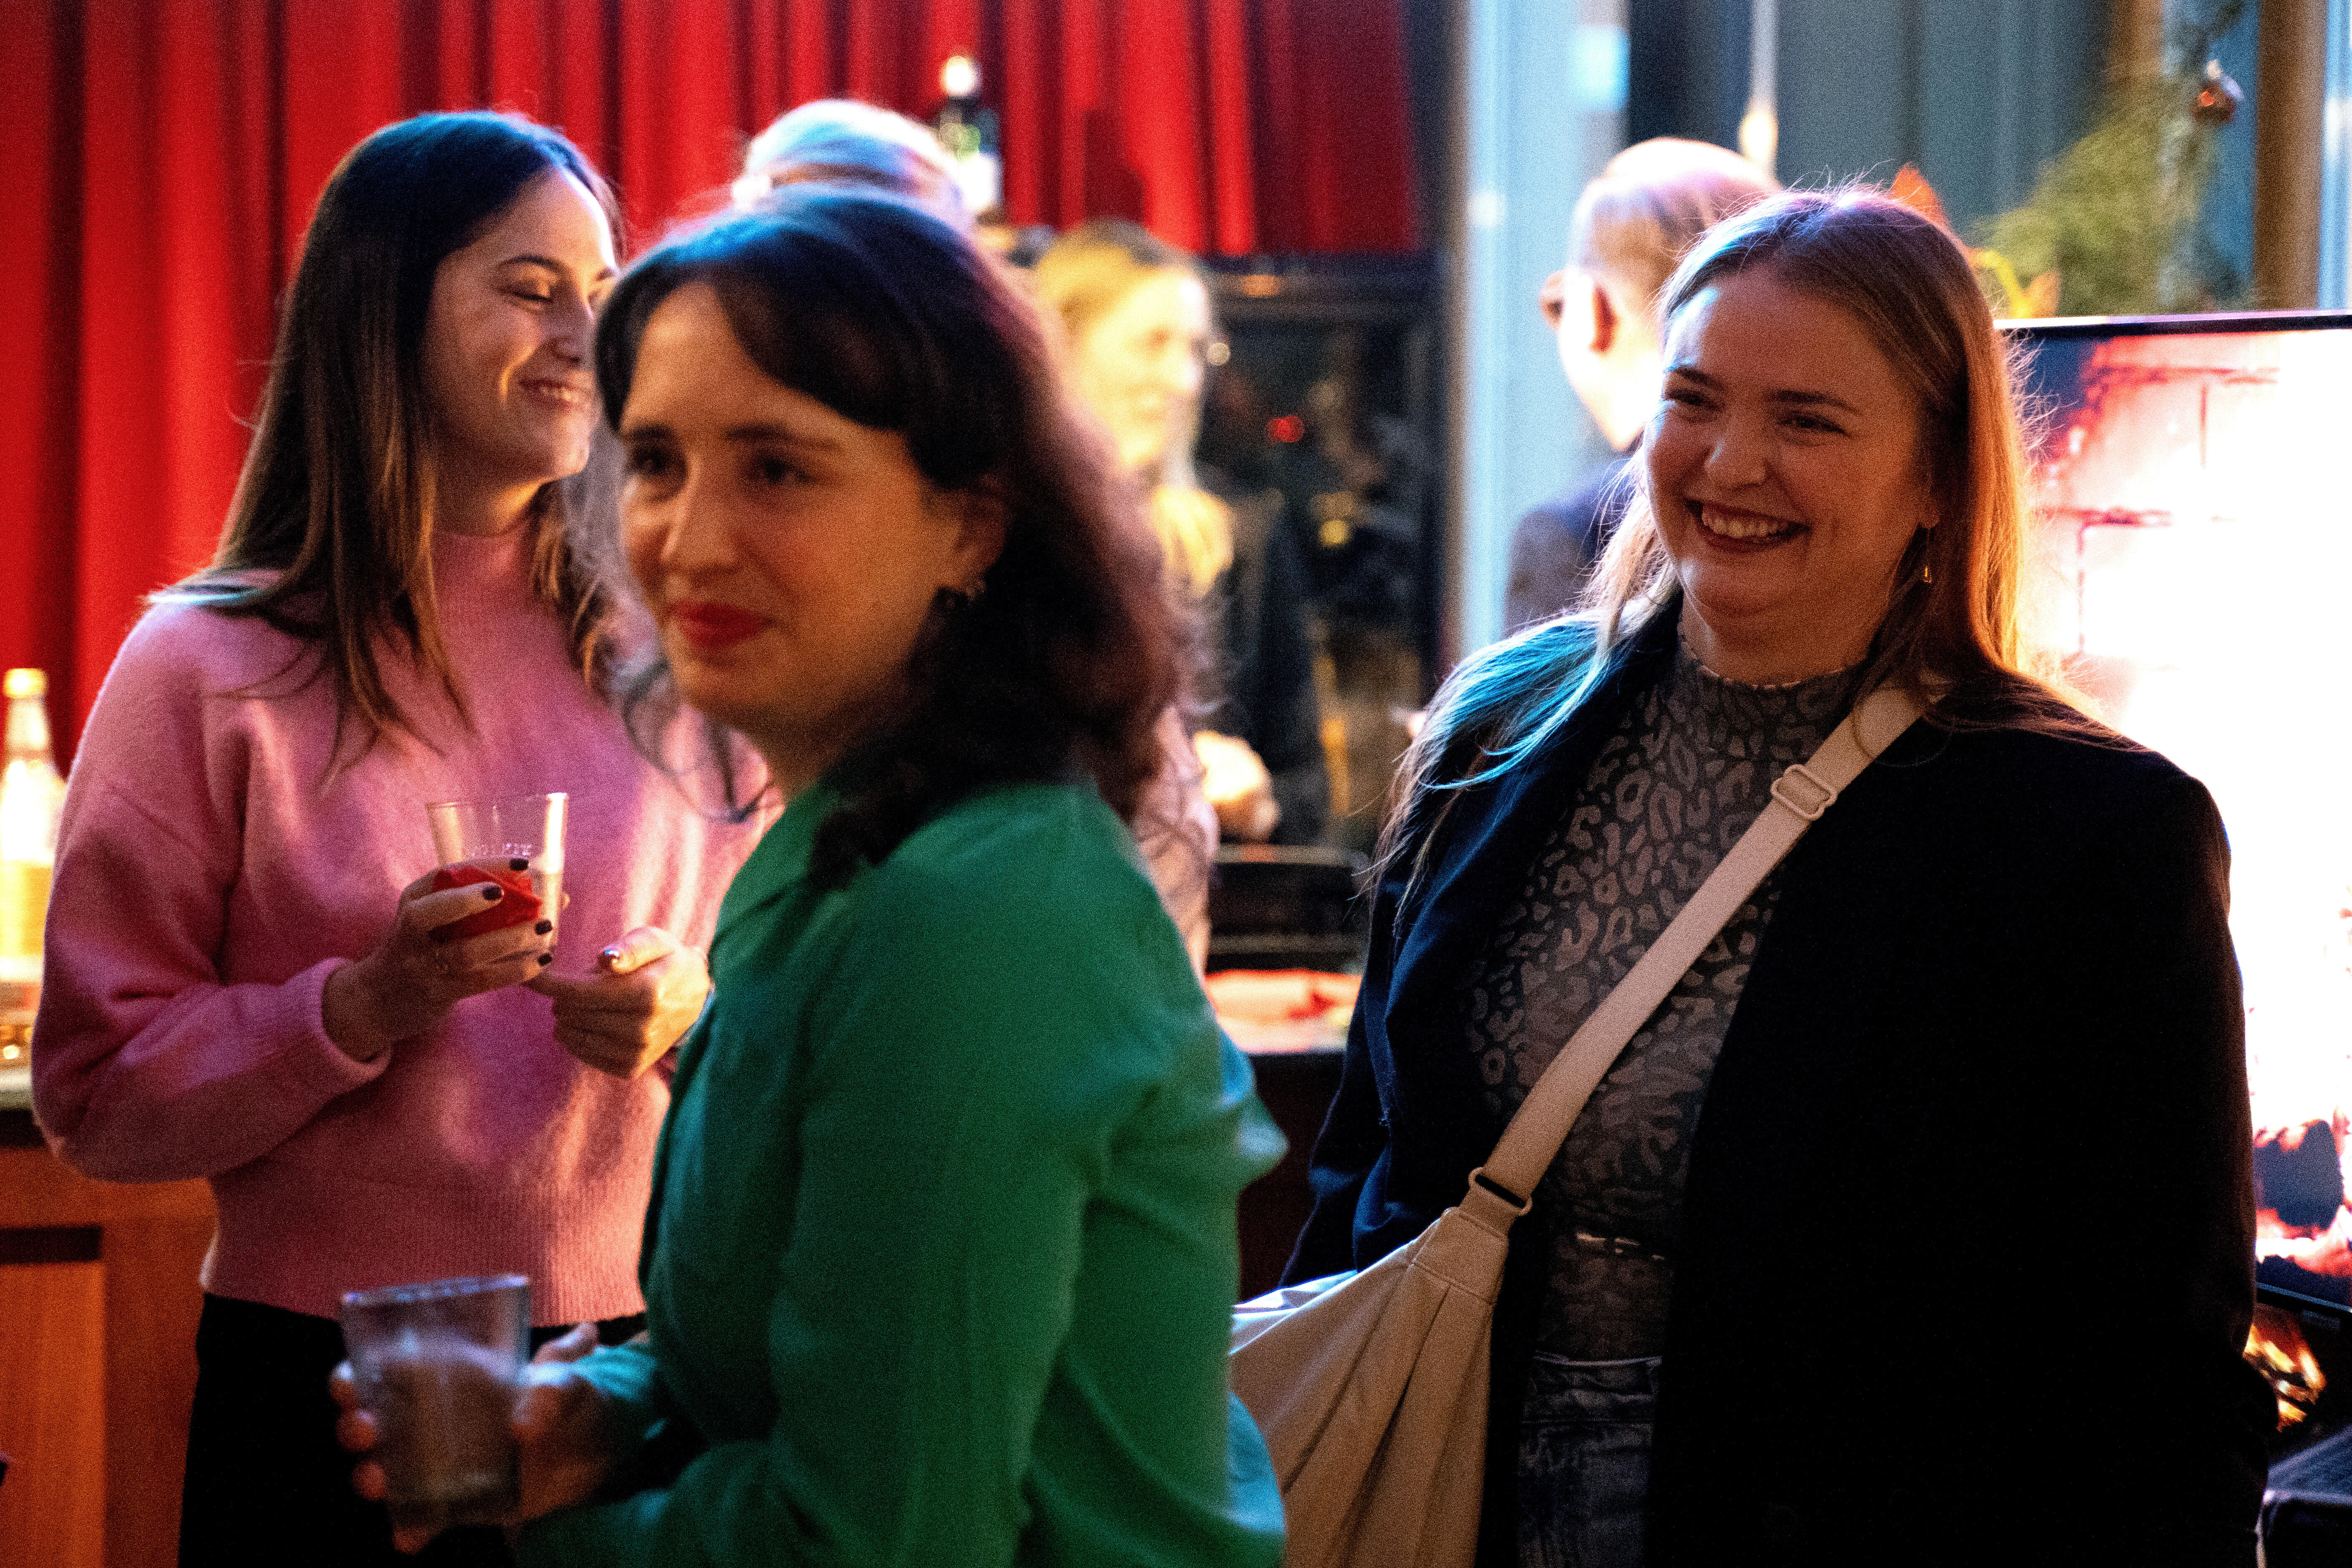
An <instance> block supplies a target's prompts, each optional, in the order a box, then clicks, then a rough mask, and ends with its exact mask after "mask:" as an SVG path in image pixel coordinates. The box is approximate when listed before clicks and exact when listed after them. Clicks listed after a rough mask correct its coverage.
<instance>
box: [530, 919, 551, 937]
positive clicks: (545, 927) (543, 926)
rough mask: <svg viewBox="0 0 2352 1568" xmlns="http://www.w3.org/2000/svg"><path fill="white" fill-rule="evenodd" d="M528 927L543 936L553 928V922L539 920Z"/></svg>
mask: <svg viewBox="0 0 2352 1568" xmlns="http://www.w3.org/2000/svg"><path fill="white" fill-rule="evenodd" d="M530 929H531V930H533V931H537V932H538V933H539V934H540V935H541V936H545V935H546V934H547V933H548V932H549V931H553V930H554V929H555V922H554V921H540V922H539V923H538V924H537V925H535V926H533V927H531V928H530Z"/></svg>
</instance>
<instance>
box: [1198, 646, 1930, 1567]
mask: <svg viewBox="0 0 2352 1568" xmlns="http://www.w3.org/2000/svg"><path fill="white" fill-rule="evenodd" d="M1922 710H1923V704H1921V702H1920V701H1919V700H1917V699H1916V698H1915V697H1913V696H1912V695H1910V694H1909V693H1908V692H1902V691H1895V690H1892V689H1880V690H1877V691H1874V692H1873V693H1871V694H1870V696H1869V697H1867V698H1865V699H1864V700H1863V701H1862V702H1861V703H1860V704H1858V705H1857V706H1856V707H1855V709H1854V710H1853V712H1852V713H1850V714H1848V715H1847V716H1846V719H1845V721H1844V722H1843V723H1841V724H1840V725H1839V726H1838V727H1837V728H1836V730H1834V731H1832V732H1831V734H1830V738H1829V739H1828V740H1826V741H1824V742H1822V746H1821V749H1820V750H1819V751H1816V752H1814V753H1813V754H1812V756H1811V757H1810V758H1808V759H1807V760H1806V761H1804V762H1802V763H1795V764H1792V765H1791V766H1790V767H1789V768H1788V769H1787V770H1786V771H1785V772H1783V773H1781V774H1780V777H1779V778H1777V779H1775V780H1773V781H1772V798H1771V800H1770V801H1769V803H1768V804H1767V805H1766V806H1765V808H1764V811H1763V813H1762V815H1760V816H1758V817H1757V819H1756V822H1755V824H1754V826H1750V827H1749V828H1748V831H1747V832H1746V833H1745V834H1743V835H1741V836H1740V839H1739V842H1738V843H1737V844H1735V845H1733V846H1732V847H1731V851H1730V853H1728V854H1727V855H1726V856H1725V857H1724V858H1723V862H1722V864H1720V865H1718V866H1717V868H1715V872H1714V874H1713V875H1712V876H1710V877H1708V878H1707V879H1706V881H1705V882H1703V883H1701V884H1700V885H1699V889H1698V891H1697V892H1696V893H1694V894H1692V895H1691V900H1690V902H1689V903H1687V904H1685V905H1684V906H1683V910H1682V912H1681V913H1680V914H1678V915H1676V916H1675V918H1674V920H1673V921H1671V922H1670V923H1669V924H1668V925H1667V927H1666V929H1665V930H1664V931H1662V932H1660V933H1659V936H1658V940H1657V941H1656V942H1653V943H1652V944H1651V946H1650V949H1649V951H1648V952H1645V953H1643V955H1642V958H1641V961H1640V962H1639V963H1635V964H1634V965H1633V971H1632V972H1631V973H1628V974H1627V975H1626V976H1625V978H1624V979H1623V980H1622V982H1620V983H1619V984H1618V986H1617V988H1616V989H1615V990H1613V991H1612V992H1611V993H1610V994H1608V995H1607V996H1606V997H1604V998H1602V1000H1601V1005H1599V1006H1598V1007H1596V1008H1594V1009H1593V1011H1592V1015H1591V1017H1589V1018H1587V1019H1586V1020H1585V1021H1584V1025H1583V1026H1582V1027H1580V1028H1579V1029H1578V1030H1577V1031H1576V1033H1575V1034H1574V1035H1573V1036H1572V1037H1570V1039H1569V1042H1568V1044H1567V1045H1566V1046H1565V1047H1562V1048H1561V1050H1560V1053H1559V1056H1558V1057H1556V1058H1553V1059H1552V1062H1551V1065H1550V1066H1549V1067H1548V1068H1545V1069H1544V1073H1543V1076H1542V1077H1541V1078H1539V1079H1537V1080H1536V1085H1535V1087H1534V1088H1533V1089H1529V1090H1528V1097H1527V1100H1525V1101H1524V1102H1523V1103H1522V1104H1521V1105H1520V1107H1519V1109H1518V1111H1517V1114H1516V1115H1514V1116H1513V1117H1512V1118H1511V1121H1510V1125H1509V1126H1508V1127H1507V1128H1505V1129H1504V1130H1503V1136H1502V1138H1501V1140H1500V1141H1499V1142H1496V1145H1495V1152H1494V1153H1493V1154H1491V1155H1489V1156H1488V1157H1487V1160H1486V1163H1485V1164H1484V1165H1481V1166H1480V1167H1478V1169H1476V1170H1475V1171H1473V1172H1471V1173H1470V1186H1469V1191H1468V1192H1467V1193H1466V1194H1465V1195H1464V1196H1463V1199H1462V1202H1461V1204H1460V1205H1458V1206H1456V1207H1454V1208H1450V1209H1447V1210H1446V1211H1445V1212H1444V1214H1443V1215H1439V1216H1438V1217H1437V1219H1436V1220H1435V1221H1434V1222H1433V1223H1432V1224H1431V1225H1430V1226H1429V1228H1428V1229H1426V1230H1424V1231H1423V1232H1422V1233H1421V1234H1420V1235H1419V1236H1418V1237H1414V1238H1413V1239H1412V1240H1411V1241H1409V1242H1407V1243H1405V1244H1404V1245H1403V1246H1402V1247H1398V1248H1397V1249H1396V1250H1395V1251H1394V1252H1391V1253H1390V1254H1389V1255H1388V1256H1387V1257H1386V1258H1381V1260H1380V1261H1379V1262H1378V1263H1376V1264H1374V1265H1372V1267H1370V1268H1367V1269H1363V1270H1361V1271H1360V1272H1351V1273H1347V1274H1334V1275H1330V1276H1328V1277H1327V1278H1325V1279H1311V1280H1308V1281H1307V1283H1305V1284H1303V1285H1293V1286H1289V1287H1286V1288H1285V1289H1280V1290H1276V1291H1274V1292H1272V1293H1271V1294H1268V1295H1265V1296H1260V1297H1257V1298H1256V1299H1255V1300H1248V1301H1244V1302H1243V1303H1242V1304H1241V1305H1240V1306H1238V1307H1236V1308H1234V1338H1233V1356H1232V1361H1231V1363H1230V1367H1231V1373H1232V1378H1233V1387H1234V1393H1235V1394H1239V1395H1240V1396H1241V1400H1242V1403H1243V1404H1244V1405H1246V1406H1248V1408H1249V1412H1250V1414H1251V1415H1253V1416H1255V1417H1256V1419H1257V1424H1258V1426H1259V1428H1260V1430H1262V1431H1263V1432H1264V1433H1265V1441H1266V1447H1267V1448H1268V1449H1269V1450H1270V1451H1271V1453H1272V1454H1273V1457H1274V1470H1275V1475H1276V1478H1277V1479H1279V1480H1280V1481H1281V1483H1282V1501H1283V1510H1284V1513H1285V1515H1286V1528H1287V1531H1288V1536H1289V1544H1288V1546H1287V1548H1286V1552H1285V1553H1284V1559H1283V1560H1284V1563H1286V1568H1376V1565H1377V1568H1469V1564H1470V1563H1471V1560H1472V1558H1473V1557H1474V1555H1475V1552H1476V1551H1477V1543H1478V1509H1479V1497H1480V1493H1481V1491H1482V1489H1483V1488H1484V1485H1485V1472H1486V1358H1487V1347H1488V1342H1489V1341H1490V1340H1491V1339H1492V1337H1493V1331H1494V1316H1495V1297H1496V1291H1497V1289H1498V1288H1499V1287H1500V1285H1501V1283H1502V1278H1503V1259H1504V1257H1505V1255H1506V1253H1507V1251H1508V1249H1509V1243H1510V1229H1511V1222H1512V1221H1513V1220H1515V1219H1517V1218H1518V1217H1519V1215H1523V1214H1525V1213H1527V1211H1528V1200H1527V1198H1526V1197H1525V1196H1523V1195H1520V1194H1532V1193H1533V1192H1534V1191H1535V1190H1536V1187H1537V1185H1538V1183H1539V1182H1541V1180H1542V1179H1543V1173H1544V1172H1545V1171H1546V1170H1548V1169H1549V1168H1550V1165H1551V1163H1552V1159H1553V1157H1554V1156H1555V1155H1557V1154H1558V1153H1559V1146H1560V1144H1561V1143H1563V1142H1566V1141H1567V1138H1568V1131H1569V1128H1570V1126H1571V1125H1573V1124H1574V1122H1575V1121H1576V1117H1577V1113H1578V1112H1579V1111H1580V1110H1583V1109H1584V1102H1585V1100H1587V1099H1589V1098H1590V1097H1591V1093H1592V1090H1593V1089H1594V1088H1595V1087H1596V1086H1597V1085H1599V1083H1600V1082H1601V1077H1602V1075H1603V1074H1605V1073H1607V1072H1608V1070H1609V1068H1610V1065H1611V1064H1612V1063H1613V1062H1614V1061H1615V1060H1616V1059H1617V1057H1618V1054H1619V1053H1620V1052H1621V1051H1622V1050H1623V1049H1624V1048H1625V1044H1626V1042H1627V1041H1629V1040H1631V1039H1632V1038H1633V1034H1634V1032H1635V1031H1636V1030H1638V1029H1639V1028H1640V1027H1641V1026H1642V1025H1643V1022H1644V1021H1645V1020H1647V1019H1648V1018H1649V1016H1650V1015H1651V1014H1653V1013H1654V1012H1656V1011H1657V1009H1658V1005H1659V1004H1660V1003H1662V1002H1664V1000H1665V999H1666V995H1667V994H1668V993H1669V992H1671V991H1672V990H1673V989H1674V988H1675V984H1676V983H1677V982H1678V981H1680V980H1681V979H1682V977H1683V975H1684V974H1685V973H1687V972H1688V970H1689V969H1690V966H1691V965H1692V964H1693V963H1695V962H1696V961H1697V958H1698V955H1699V953H1700V952H1702V951H1704V950H1705V948H1706V944H1707V943H1708V942H1712V941H1713V940H1714V939H1715V935H1716V933H1717V931H1721V930H1722V929H1723V927H1724V925H1725V923H1726V922H1727V921H1729V920H1730V919H1731V917H1732V915H1733V914H1734V913H1736V912H1737V911H1738V909H1739V906H1740V905H1741V904H1743V903H1745V902H1746V901H1747V900H1748V895H1750V894H1751V893H1753V892H1754V891H1755V890H1756V888H1757V885H1758V884H1759V883H1760V882H1762V881H1763V880H1764V878H1765V875H1766V874H1767V873H1768V872H1769V871H1770V870H1771V869H1772V868H1773V867H1774V866H1775V865H1777V864H1779V862H1780V858H1781V857H1782V856H1784V855H1786V854H1787V853H1788V852H1789V850H1790V847H1791V846H1793V845H1794V844H1795V843H1796V842H1797V840H1798V839H1799V838H1800V837H1802V836H1803V834H1804V831H1805V829H1806V828H1808V827H1810V826H1812V825H1813V823H1814V822H1815V821H1816V820H1818V819H1819V818H1820V816H1821V815H1822V812H1824V811H1826V810H1828V809H1829V807H1830V805H1831V804H1832V802H1834V801H1835V800H1836V799H1837V797H1838V792H1839V791H1841V790H1843V789H1844V788H1845V787H1846V785H1848V784H1852V783H1853V780H1854V778H1855V777H1856V776H1857V775H1858V774H1860V773H1861V772H1862V770H1863V769H1864V768H1865V767H1867V766H1869V765H1870V763H1871V761H1872V759H1874V758H1875V757H1876V756H1877V755H1878V754H1879V752H1883V751H1885V749H1886V747H1887V746H1888V745H1889V744H1891V743H1892V742H1894V740H1895V737H1896V736H1898V735H1900V734H1901V733H1902V732H1903V731H1905V730H1906V729H1908V728H1909V727H1910V725H1911V722H1912V721H1913V720H1915V719H1916V718H1917V717H1918V716H1919V714H1920V713H1921V711H1922Z"/></svg>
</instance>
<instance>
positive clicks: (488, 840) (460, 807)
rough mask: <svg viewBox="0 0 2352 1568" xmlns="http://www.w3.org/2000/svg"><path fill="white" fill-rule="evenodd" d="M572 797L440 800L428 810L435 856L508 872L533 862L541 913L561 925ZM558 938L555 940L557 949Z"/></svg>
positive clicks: (445, 862)
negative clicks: (565, 842) (567, 816)
mask: <svg viewBox="0 0 2352 1568" xmlns="http://www.w3.org/2000/svg"><path fill="white" fill-rule="evenodd" d="M570 799H571V797H570V796H569V795H565V794H563V793H562V791H560V790H559V791H557V792H556V793H554V794H552V795H499V796H498V797H496V798H493V799H488V800H444V801H436V802H435V803H434V804H433V805H428V806H426V807H425V820H426V821H427V822H428V823H429V824H430V825H431V826H432V829H433V853H434V855H435V856H436V858H438V859H439V860H440V862H441V864H442V865H443V866H445V867H446V866H457V865H461V864H463V863H465V862H467V861H469V860H471V861H482V862H487V863H488V866H489V867H490V868H493V869H498V870H504V869H506V868H509V866H510V865H511V863H512V862H514V861H517V860H524V861H528V862H529V863H530V866H529V870H530V887H531V891H532V892H534V893H537V894H538V895H539V903H540V913H541V916H542V917H544V918H545V919H547V920H549V921H554V922H555V923H556V924H557V925H559V926H560V925H561V924H562V919H563V917H562V910H563V812H564V806H565V804H566V803H567V802H568V801H569V800H570ZM554 941H555V939H554V938H553V937H550V938H549V946H550V949H551V950H552V947H553V944H554Z"/></svg>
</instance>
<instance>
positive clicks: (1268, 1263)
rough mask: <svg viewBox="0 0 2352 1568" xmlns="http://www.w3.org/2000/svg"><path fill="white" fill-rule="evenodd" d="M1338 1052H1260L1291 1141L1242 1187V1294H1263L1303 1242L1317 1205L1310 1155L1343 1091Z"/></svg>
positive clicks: (1270, 1096)
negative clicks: (1275, 1162) (1334, 1099)
mask: <svg viewBox="0 0 2352 1568" xmlns="http://www.w3.org/2000/svg"><path fill="white" fill-rule="evenodd" d="M1339 1060H1340V1053H1339V1052H1338V1051H1300V1052H1297V1053H1290V1054H1275V1053H1268V1054H1266V1055H1263V1056H1254V1057H1252V1058H1250V1066H1251V1068H1253V1069H1254V1070H1255V1073H1256V1075H1257V1097H1258V1099H1259V1100H1261V1101H1263V1102H1264V1103H1265V1109H1266V1113H1267V1114H1268V1115H1270V1116H1272V1117H1273V1118H1274V1123H1275V1125H1276V1126H1277V1127H1279V1128H1281V1129H1282V1135H1283V1137H1284V1138H1285V1139H1286V1140H1287V1141H1288V1142H1289V1144H1290V1149H1289V1152H1287V1153H1286V1154H1284V1155H1283V1157H1282V1163H1281V1164H1279V1165H1276V1167H1275V1168H1274V1169H1273V1170H1271V1171H1268V1172H1267V1173H1265V1175H1263V1176H1260V1177H1259V1178H1258V1179H1257V1180H1256V1181H1255V1182H1252V1183H1251V1184H1249V1185H1248V1186H1246V1187H1244V1188H1243V1189H1242V1199H1241V1239H1242V1281H1241V1299H1242V1300H1244V1301H1246V1300H1249V1299H1250V1298H1251V1297H1252V1296H1258V1295H1263V1294H1264V1293H1265V1292H1266V1291H1268V1290H1271V1289H1274V1288H1275V1286H1276V1285H1277V1284H1278V1283H1280V1282H1281V1279H1282V1268H1283V1265H1284V1264H1286V1263H1288V1262H1289V1261H1290V1250H1291V1248H1292V1247H1296V1246H1297V1244H1298V1233H1299V1231H1300V1230H1301V1229H1302V1228H1303V1227H1304V1226H1306V1224H1307V1214H1308V1212H1309V1211H1310V1210H1312V1209H1313V1208H1314V1206H1315V1194H1314V1192H1313V1190H1312V1189H1310V1188H1309V1187H1308V1186H1307V1155H1308V1154H1309V1153H1311V1152H1313V1151H1314V1148H1315V1135H1316V1134H1317V1133H1318V1132H1320V1131H1322V1130H1323V1118H1324V1116H1325V1115H1326V1114H1328V1112H1329V1110H1330V1109H1331V1097H1332V1096H1333V1095H1335V1094H1337V1093H1338V1092H1339Z"/></svg>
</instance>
